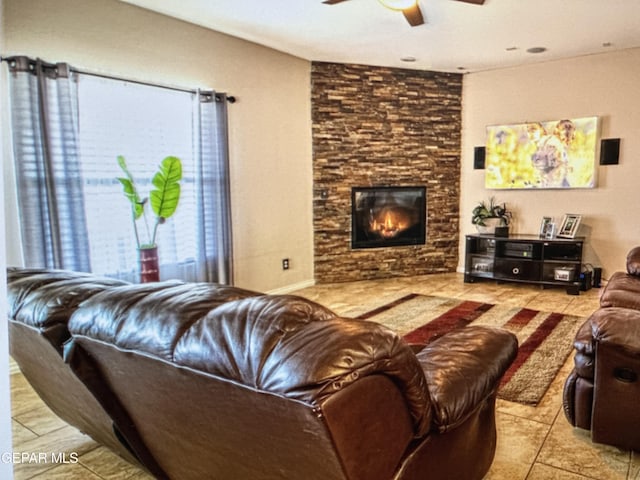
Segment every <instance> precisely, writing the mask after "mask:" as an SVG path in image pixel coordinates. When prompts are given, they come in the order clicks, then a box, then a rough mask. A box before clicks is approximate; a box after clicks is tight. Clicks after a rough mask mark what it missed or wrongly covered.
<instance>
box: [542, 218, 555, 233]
mask: <svg viewBox="0 0 640 480" xmlns="http://www.w3.org/2000/svg"><path fill="white" fill-rule="evenodd" d="M552 225H553V223H552V222H551V217H542V223H541V224H540V238H549V237H548V236H547V233H548V232H549V230H550V227H551V226H552Z"/></svg>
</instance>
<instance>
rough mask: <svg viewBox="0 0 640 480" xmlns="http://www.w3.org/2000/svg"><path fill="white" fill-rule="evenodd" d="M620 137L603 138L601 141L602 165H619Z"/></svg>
mask: <svg viewBox="0 0 640 480" xmlns="http://www.w3.org/2000/svg"><path fill="white" fill-rule="evenodd" d="M619 155H620V139H619V138H603V139H602V141H601V142H600V165H618V157H619Z"/></svg>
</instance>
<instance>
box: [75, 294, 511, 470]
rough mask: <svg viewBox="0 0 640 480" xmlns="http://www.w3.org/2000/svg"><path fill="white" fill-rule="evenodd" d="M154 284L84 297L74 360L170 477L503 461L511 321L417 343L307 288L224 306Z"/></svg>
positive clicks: (470, 466)
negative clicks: (321, 301) (310, 295)
mask: <svg viewBox="0 0 640 480" xmlns="http://www.w3.org/2000/svg"><path fill="white" fill-rule="evenodd" d="M143 288H144V289H147V290H145V295H142V294H139V292H140V291H141V289H143ZM148 288H149V287H142V286H131V287H127V288H126V289H115V290H111V291H109V292H105V294H102V295H96V296H94V297H92V298H91V299H89V300H87V301H86V302H84V303H83V306H82V308H80V309H78V311H76V313H75V314H74V315H73V316H72V318H71V320H70V323H69V329H70V331H71V332H72V336H73V337H72V342H71V348H70V350H69V352H68V360H69V362H70V363H71V366H72V368H73V369H74V370H75V371H76V373H77V374H78V375H79V377H80V378H82V379H83V381H84V382H85V384H86V385H87V386H88V387H89V388H90V389H91V390H92V391H93V392H94V394H95V395H96V397H97V398H100V399H101V403H102V404H103V405H104V406H105V408H106V409H107V411H108V412H109V414H110V416H111V417H112V418H113V419H114V422H115V423H116V425H120V424H121V423H124V424H125V425H126V424H127V422H128V421H130V420H131V421H132V423H133V424H134V425H135V432H131V433H133V434H134V435H133V436H132V437H128V440H129V441H130V443H131V444H132V446H133V447H134V449H135V448H136V444H137V442H142V443H143V444H144V447H145V448H147V449H148V451H149V452H150V453H151V455H152V456H153V458H154V459H155V460H156V461H157V463H158V465H159V467H160V468H161V469H162V471H163V473H164V476H166V478H173V479H180V480H189V479H198V480H200V479H204V478H211V479H227V478H228V479H231V478H233V479H234V480H235V479H238V480H243V479H246V480H254V479H258V478H259V479H262V480H268V479H298V478H305V479H309V480H313V479H317V480H331V479H336V480H337V479H341V480H356V479H357V480H390V479H425V478H433V479H448V480H449V479H465V480H469V479H480V478H482V477H483V476H484V474H485V473H486V472H487V470H488V469H489V467H490V465H491V462H492V460H493V456H494V453H495V445H496V430H495V408H494V403H495V398H496V390H497V387H498V384H499V381H500V378H501V377H502V375H503V373H504V372H505V370H506V369H507V367H508V366H509V365H510V364H511V362H512V361H513V359H514V358H515V354H516V351H517V341H516V339H515V336H513V335H512V334H510V333H508V332H506V331H503V330H496V329H490V328H485V327H472V328H466V329H463V330H460V331H457V332H454V333H451V334H449V335H446V336H443V337H441V338H440V339H438V340H437V341H434V342H433V343H431V344H430V345H428V346H426V347H424V348H423V349H421V350H420V351H419V353H418V354H417V355H416V354H414V353H413V351H412V349H411V348H410V347H409V346H408V345H406V344H405V343H404V342H403V341H402V340H401V339H400V338H399V337H398V336H397V335H395V334H394V333H393V332H391V331H390V330H388V329H386V328H384V327H382V326H381V325H378V324H376V323H373V322H366V321H359V320H349V319H344V318H339V317H337V316H336V315H335V314H333V313H332V312H331V311H329V310H327V309H326V308H324V307H321V306H320V305H318V304H316V303H313V302H311V301H308V300H305V299H303V298H300V297H295V296H270V295H261V296H253V297H249V298H243V299H239V300H232V301H228V302H226V303H222V304H220V305H213V306H210V305H206V304H205V305H203V304H201V303H200V301H199V299H198V298H197V297H195V298H194V297H192V296H191V292H190V290H188V289H184V287H175V286H170V285H169V286H167V285H163V284H156V285H155V286H154V287H153V290H148ZM122 430H123V433H124V434H125V436H127V433H128V432H126V431H125V430H127V429H126V428H125V427H123V428H122Z"/></svg>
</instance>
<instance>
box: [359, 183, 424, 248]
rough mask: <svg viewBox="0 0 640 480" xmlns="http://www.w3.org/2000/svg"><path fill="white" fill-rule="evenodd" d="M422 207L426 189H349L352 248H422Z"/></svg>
mask: <svg viewBox="0 0 640 480" xmlns="http://www.w3.org/2000/svg"><path fill="white" fill-rule="evenodd" d="M426 204H427V201H426V187H354V188H352V190H351V246H352V248H373V247H392V246H393V247H395V246H401V245H421V244H424V243H425V238H426V234H425V232H426V217H427V215H426Z"/></svg>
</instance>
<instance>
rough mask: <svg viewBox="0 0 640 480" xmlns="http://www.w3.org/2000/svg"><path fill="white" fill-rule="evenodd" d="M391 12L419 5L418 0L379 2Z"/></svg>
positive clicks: (380, 0)
mask: <svg viewBox="0 0 640 480" xmlns="http://www.w3.org/2000/svg"><path fill="white" fill-rule="evenodd" d="M378 1H379V2H380V3H381V4H382V5H384V6H385V7H387V8H388V9H390V10H406V9H407V8H411V7H413V6H414V5H416V4H417V3H418V0H378Z"/></svg>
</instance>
